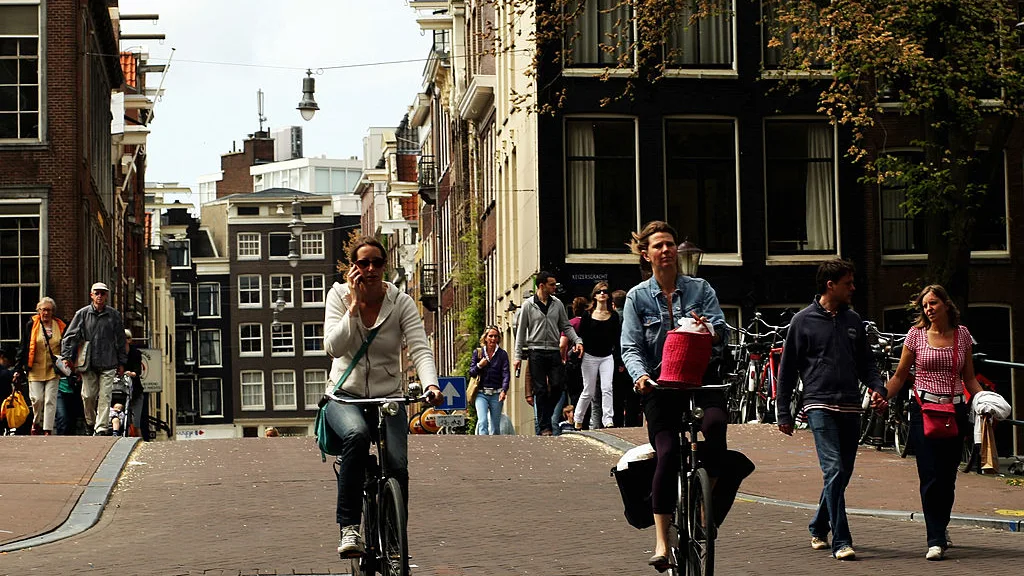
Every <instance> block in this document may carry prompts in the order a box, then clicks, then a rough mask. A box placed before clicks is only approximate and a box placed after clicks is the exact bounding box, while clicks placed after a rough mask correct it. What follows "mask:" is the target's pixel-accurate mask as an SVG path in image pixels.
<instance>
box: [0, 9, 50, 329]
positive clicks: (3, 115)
mask: <svg viewBox="0 0 1024 576" xmlns="http://www.w3.org/2000/svg"><path fill="white" fill-rule="evenodd" d="M39 28H40V26H39V2H38V0H35V1H33V0H28V1H27V2H25V3H22V4H13V5H11V4H5V5H3V6H0V142H3V141H5V140H39V139H40V138H41V134H40V129H39V123H40V110H41V109H42V106H40V102H41V97H40V91H39V85H40V82H39V71H40V68H41V67H40V63H39V50H40V43H39ZM33 304H35V303H34V302H33ZM5 334H6V332H5Z"/></svg>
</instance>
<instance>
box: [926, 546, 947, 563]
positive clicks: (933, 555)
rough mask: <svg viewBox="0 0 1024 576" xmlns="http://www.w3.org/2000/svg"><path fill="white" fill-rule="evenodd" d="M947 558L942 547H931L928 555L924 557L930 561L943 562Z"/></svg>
mask: <svg viewBox="0 0 1024 576" xmlns="http://www.w3.org/2000/svg"><path fill="white" fill-rule="evenodd" d="M945 556H946V551H945V550H943V549H942V546H930V547H929V548H928V553H927V554H925V555H924V557H925V558H927V559H928V560H942V559H943V557H945Z"/></svg>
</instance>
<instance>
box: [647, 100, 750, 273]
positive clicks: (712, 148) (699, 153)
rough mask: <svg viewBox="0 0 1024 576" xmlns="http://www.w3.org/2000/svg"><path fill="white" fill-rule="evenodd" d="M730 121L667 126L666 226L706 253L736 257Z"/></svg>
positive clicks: (733, 138)
mask: <svg viewBox="0 0 1024 576" xmlns="http://www.w3.org/2000/svg"><path fill="white" fill-rule="evenodd" d="M736 170H737V163H736V123H735V121H734V120H668V121H667V122H666V123H665V176H666V181H665V187H666V189H665V202H666V206H667V210H668V213H667V220H668V221H669V222H671V223H672V224H673V225H674V226H676V228H677V229H678V230H679V231H680V232H681V233H682V234H683V235H684V236H688V237H689V239H690V240H691V241H693V242H694V243H696V244H697V246H699V247H700V248H701V249H703V250H704V251H705V252H707V253H729V254H736V253H739V239H738V236H739V234H738V230H737V222H736V217H737V214H738V209H737V203H738V201H737V197H738V186H737V182H736V180H737V178H736Z"/></svg>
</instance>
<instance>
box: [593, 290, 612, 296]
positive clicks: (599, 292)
mask: <svg viewBox="0 0 1024 576" xmlns="http://www.w3.org/2000/svg"><path fill="white" fill-rule="evenodd" d="M598 294H610V292H608V291H607V290H598V291H597V292H594V296H597V295H598Z"/></svg>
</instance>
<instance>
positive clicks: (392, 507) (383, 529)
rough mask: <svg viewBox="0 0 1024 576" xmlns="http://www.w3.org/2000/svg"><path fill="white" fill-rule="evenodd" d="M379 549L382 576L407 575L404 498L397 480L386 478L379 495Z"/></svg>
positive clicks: (407, 554)
mask: <svg viewBox="0 0 1024 576" xmlns="http://www.w3.org/2000/svg"><path fill="white" fill-rule="evenodd" d="M378 521H379V522H380V550H381V556H382V559H381V574H383V576H409V542H408V539H407V537H406V536H407V533H406V528H407V525H406V517H405V499H404V498H403V497H402V488H401V487H400V486H399V485H398V480H396V479H394V478H388V481H387V482H386V483H385V484H384V491H383V492H382V493H381V495H380V514H379V516H378Z"/></svg>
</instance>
